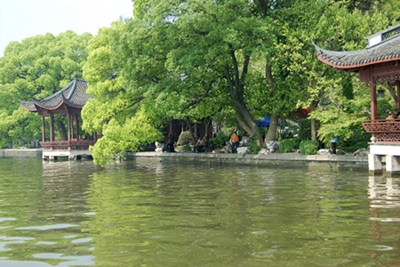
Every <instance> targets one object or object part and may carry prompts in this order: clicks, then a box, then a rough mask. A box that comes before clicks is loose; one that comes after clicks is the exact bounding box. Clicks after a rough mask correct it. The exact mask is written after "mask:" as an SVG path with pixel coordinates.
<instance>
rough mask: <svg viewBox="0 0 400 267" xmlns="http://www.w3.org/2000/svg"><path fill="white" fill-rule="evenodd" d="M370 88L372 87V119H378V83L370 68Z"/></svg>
mask: <svg viewBox="0 0 400 267" xmlns="http://www.w3.org/2000/svg"><path fill="white" fill-rule="evenodd" d="M369 81H370V89H371V120H377V119H378V110H377V101H376V85H375V81H374V77H373V75H372V68H370V80H369Z"/></svg>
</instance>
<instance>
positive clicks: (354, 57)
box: [314, 24, 400, 174]
mask: <svg viewBox="0 0 400 267" xmlns="http://www.w3.org/2000/svg"><path fill="white" fill-rule="evenodd" d="M367 41H368V44H367V47H366V48H365V49H363V50H359V51H330V50H325V49H322V48H320V47H318V46H317V45H315V44H314V46H315V49H316V51H317V54H318V59H319V60H320V61H322V62H323V63H325V64H327V65H329V66H332V67H334V68H336V69H338V71H339V72H344V71H346V72H358V73H359V75H360V81H361V82H365V83H366V84H367V85H368V84H369V88H370V92H371V120H368V121H363V126H364V129H365V130H366V131H367V132H368V133H371V134H372V137H371V142H370V143H369V144H370V154H369V155H368V165H369V172H370V173H371V174H376V173H382V157H386V173H387V174H399V173H400V120H378V112H377V93H376V86H377V85H378V84H389V85H391V86H396V87H397V111H398V112H400V24H398V25H396V26H394V27H391V28H389V29H387V30H384V31H381V32H378V33H375V34H373V35H371V36H369V37H367Z"/></svg>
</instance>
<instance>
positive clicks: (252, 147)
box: [247, 136, 261, 154]
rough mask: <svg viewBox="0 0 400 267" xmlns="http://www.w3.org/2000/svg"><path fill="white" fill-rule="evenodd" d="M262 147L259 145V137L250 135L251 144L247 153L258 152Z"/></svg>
mask: <svg viewBox="0 0 400 267" xmlns="http://www.w3.org/2000/svg"><path fill="white" fill-rule="evenodd" d="M260 150H261V147H260V146H258V145H257V137H255V136H252V137H250V146H249V148H248V149H247V153H249V154H258V152H260Z"/></svg>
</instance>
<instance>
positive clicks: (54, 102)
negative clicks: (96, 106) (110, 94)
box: [19, 74, 97, 160]
mask: <svg viewBox="0 0 400 267" xmlns="http://www.w3.org/2000/svg"><path fill="white" fill-rule="evenodd" d="M87 87H88V86H87V82H86V81H85V80H79V79H78V78H77V76H76V74H75V78H74V79H73V80H72V81H71V82H70V83H69V84H68V85H67V86H66V87H64V88H63V89H61V90H59V91H58V92H56V93H54V94H53V95H51V96H48V97H46V98H44V99H36V98H34V97H32V102H24V101H19V102H20V104H21V106H23V107H24V108H25V109H27V110H29V111H31V112H37V113H38V115H40V116H42V142H40V144H41V145H42V147H43V155H42V157H43V158H44V159H49V160H54V159H57V157H61V156H64V157H68V158H69V159H77V158H79V157H82V156H91V155H92V154H91V152H90V151H89V146H90V145H94V144H95V143H96V141H97V134H96V133H95V134H94V135H93V136H85V138H84V139H83V138H81V136H80V134H79V118H80V116H81V111H82V108H83V106H84V105H85V104H86V102H87V101H88V99H89V98H92V96H90V95H88V94H86V89H87ZM56 114H63V115H66V116H67V117H68V140H63V141H55V140H54V115H56ZM46 116H48V117H50V131H49V133H50V138H49V141H46V129H45V117H46ZM74 128H75V131H74Z"/></svg>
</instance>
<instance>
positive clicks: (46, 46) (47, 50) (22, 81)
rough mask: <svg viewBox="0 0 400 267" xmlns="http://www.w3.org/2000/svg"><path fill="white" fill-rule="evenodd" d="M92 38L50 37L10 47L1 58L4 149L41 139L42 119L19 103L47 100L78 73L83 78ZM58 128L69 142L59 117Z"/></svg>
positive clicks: (0, 123) (0, 144)
mask: <svg viewBox="0 0 400 267" xmlns="http://www.w3.org/2000/svg"><path fill="white" fill-rule="evenodd" d="M91 37H92V36H91V35H90V34H88V33H86V34H82V35H77V34H75V33H74V32H72V31H67V32H65V33H61V34H59V35H58V36H53V35H52V34H50V33H47V34H46V35H44V36H41V35H38V36H35V37H30V38H26V39H24V40H23V41H22V42H21V43H19V42H11V43H10V44H9V45H8V46H7V47H6V49H5V52H4V57H1V58H0V96H1V100H0V118H1V119H0V136H1V139H0V140H1V141H0V147H2V148H3V147H6V146H9V145H10V144H11V143H12V142H14V143H15V142H22V143H25V144H29V142H30V141H32V140H33V139H39V138H40V137H41V133H42V131H41V129H42V127H41V124H42V122H41V118H40V117H39V116H37V114H34V113H31V112H29V111H27V110H25V109H24V108H22V107H21V106H20V105H19V103H18V100H17V99H20V100H23V101H30V102H31V101H32V100H31V97H35V98H39V99H41V98H45V97H47V96H49V95H51V94H53V93H55V92H56V91H58V90H60V89H61V88H63V87H64V86H66V85H67V84H68V83H69V82H70V81H71V80H72V79H73V78H74V73H76V74H77V75H78V77H79V78H82V67H83V65H84V64H85V63H86V58H87V54H86V52H85V49H86V46H87V44H88V42H89V40H90V39H91ZM55 124H56V125H57V128H58V130H59V131H58V138H60V139H65V138H66V134H65V127H64V124H65V119H64V118H63V117H60V116H56V117H55ZM47 129H49V126H47Z"/></svg>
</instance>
